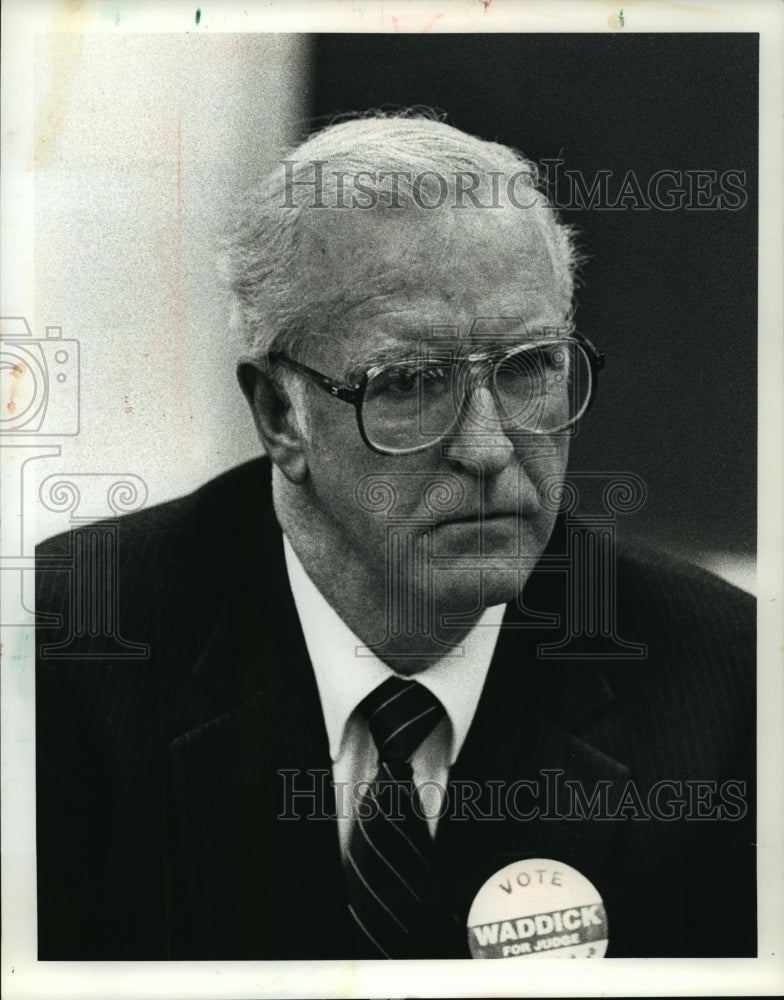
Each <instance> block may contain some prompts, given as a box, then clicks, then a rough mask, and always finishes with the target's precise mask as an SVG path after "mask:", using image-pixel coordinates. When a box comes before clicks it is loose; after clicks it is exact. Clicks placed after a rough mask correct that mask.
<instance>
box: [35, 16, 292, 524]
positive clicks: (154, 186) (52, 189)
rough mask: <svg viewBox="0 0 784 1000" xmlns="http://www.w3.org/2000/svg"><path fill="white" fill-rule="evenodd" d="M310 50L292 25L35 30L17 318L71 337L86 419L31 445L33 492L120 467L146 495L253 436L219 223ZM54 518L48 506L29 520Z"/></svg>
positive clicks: (221, 459) (284, 107)
mask: <svg viewBox="0 0 784 1000" xmlns="http://www.w3.org/2000/svg"><path fill="white" fill-rule="evenodd" d="M306 60H307V50H306V39H304V38H303V37H302V36H292V35H275V34H265V35H212V36H209V35H203V36H200V37H197V36H195V35H191V34H159V35H149V34H145V35H127V34H126V35H121V36H113V35H111V34H93V35H89V34H88V35H83V36H82V35H75V34H67V35H47V36H39V41H38V44H37V52H36V66H35V80H36V124H37V141H36V144H35V163H34V169H35V187H34V193H35V308H34V314H33V315H32V316H28V319H29V320H30V323H31V326H32V328H33V333H34V335H35V336H36V337H43V336H44V335H45V328H46V326H49V325H58V326H62V328H63V333H62V336H63V338H76V339H77V340H78V341H79V345H80V353H81V386H80V390H81V391H80V403H81V429H80V433H79V434H78V436H75V437H59V438H57V441H58V443H59V444H60V445H61V454H60V456H58V457H50V458H47V457H45V456H44V455H43V453H41V456H40V457H39V458H38V459H37V460H36V461H35V462H33V463H29V465H28V467H27V470H28V471H27V473H26V479H27V482H26V484H25V494H26V496H28V495H29V493H30V490H31V488H33V487H34V486H35V483H34V480H38V481H41V480H43V479H44V478H46V476H48V475H50V474H52V473H63V474H65V473H67V472H69V471H70V472H77V471H78V472H90V473H130V474H134V475H136V476H140V477H141V478H142V479H143V480H144V482H145V484H146V487H147V490H148V500H147V503H148V504H150V503H154V502H156V501H159V500H164V499H167V498H169V497H172V496H175V495H178V494H181V493H183V492H185V491H188V490H190V489H191V488H193V487H194V486H196V485H198V484H199V483H201V482H203V481H204V480H206V479H208V478H210V477H211V476H212V475H214V474H216V473H217V472H219V471H221V470H223V469H226V468H229V467H231V466H233V465H236V464H237V463H238V462H241V461H243V460H245V459H246V458H249V457H251V456H252V455H254V454H258V452H259V446H258V444H257V440H256V438H255V433H254V431H253V428H252V424H251V420H250V415H249V413H248V411H247V407H246V404H245V402H244V400H243V399H242V397H241V396H240V393H239V390H238V388H237V385H236V381H235V377H234V363H235V359H236V355H237V352H238V350H239V345H238V344H237V343H236V342H234V341H233V340H232V339H231V337H230V335H229V333H228V330H227V315H228V310H227V304H226V302H225V299H224V297H223V295H222V293H221V291H220V289H219V287H218V285H217V283H216V267H215V258H216V238H217V235H218V234H219V232H220V228H221V225H222V224H223V222H224V220H225V218H226V214H227V212H228V210H229V209H230V208H231V206H232V203H233V201H234V199H235V197H236V193H237V192H238V191H240V190H242V189H243V188H245V187H247V186H249V185H250V184H251V183H252V182H253V180H254V179H255V178H256V177H257V176H258V175H259V173H260V172H262V171H263V170H264V169H265V168H266V166H267V165H269V164H271V163H272V161H273V160H274V159H276V158H277V156H278V154H279V153H280V151H281V148H282V146H283V145H285V143H287V142H289V141H291V140H292V139H296V137H297V131H298V128H299V125H300V121H301V117H302V107H303V104H304V86H305V83H304V80H305V76H306V74H305V70H306ZM54 388H56V387H54V386H53V391H54ZM53 405H54V404H53ZM40 440H42V441H43V440H46V441H49V440H51V439H50V438H48V437H47V438H44V439H40ZM99 506H100V505H99ZM84 512H85V513H87V514H89V513H90V512H89V511H87V510H84ZM95 513H96V514H98V513H99V511H97V510H96V512H95ZM104 513H105V514H107V515H108V514H109V513H110V511H109V510H106V511H105V512H104ZM65 527H67V518H66V519H64V514H63V513H59V514H58V513H54V512H50V511H47V510H46V509H45V508H42V509H41V512H40V516H39V518H38V523H37V525H36V527H35V535H36V537H37V538H42V537H45V536H46V535H49V534H51V533H52V532H53V531H58V530H62V529H63V528H65Z"/></svg>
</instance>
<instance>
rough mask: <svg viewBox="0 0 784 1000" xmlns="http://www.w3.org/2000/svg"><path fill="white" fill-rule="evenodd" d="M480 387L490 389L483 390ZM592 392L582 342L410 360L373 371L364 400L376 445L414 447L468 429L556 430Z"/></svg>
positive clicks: (364, 417)
mask: <svg viewBox="0 0 784 1000" xmlns="http://www.w3.org/2000/svg"><path fill="white" fill-rule="evenodd" d="M480 387H486V388H487V389H489V394H488V393H487V392H479V391H478V390H479V389H480ZM590 394H591V366H590V362H589V359H588V356H587V354H586V352H585V351H584V349H583V348H582V346H581V345H580V344H579V343H577V342H575V341H555V342H552V343H548V344H546V345H526V346H525V347H521V349H520V350H518V351H516V352H514V353H507V354H506V355H504V356H502V357H501V358H498V359H495V360H491V359H481V360H477V359H475V358H462V359H461V358H456V359H450V360H449V361H444V362H437V361H432V360H429V361H421V362H419V363H416V364H412V363H411V362H406V363H404V364H401V365H398V366H390V367H387V368H385V369H383V370H382V371H379V372H377V373H374V374H373V375H371V377H370V378H369V380H368V383H367V385H366V388H365V395H364V399H363V404H362V422H363V427H364V431H365V435H366V437H367V438H368V440H369V441H370V442H371V444H373V445H375V446H377V447H380V448H383V449H385V450H390V451H407V450H416V449H418V448H422V447H424V446H426V445H428V444H432V443H434V442H435V441H437V440H439V438H442V437H444V436H445V435H446V434H448V433H449V432H450V431H451V430H452V428H453V426H454V425H455V423H456V421H457V420H458V417H459V419H460V422H461V427H462V428H463V429H464V430H469V431H474V432H477V433H479V432H482V431H484V432H490V433H498V431H499V430H503V431H507V432H508V431H510V430H511V431H521V432H522V431H524V432H528V433H535V434H546V433H553V432H555V431H558V430H563V429H565V428H566V427H569V426H570V425H571V424H573V423H574V422H575V421H576V420H577V419H579V417H580V416H582V414H583V412H584V411H585V409H586V407H587V405H588V402H589V399H590Z"/></svg>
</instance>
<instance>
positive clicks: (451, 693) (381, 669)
mask: <svg viewBox="0 0 784 1000" xmlns="http://www.w3.org/2000/svg"><path fill="white" fill-rule="evenodd" d="M283 550H284V553H285V558H286V569H287V572H288V576H289V584H290V586H291V592H292V595H293V597H294V603H295V605H296V608H297V614H298V615H299V620H300V623H301V625H302V632H303V634H304V636H305V644H306V645H307V648H308V654H309V655H310V660H311V663H312V664H313V670H314V673H315V675H316V683H317V685H318V691H319V697H320V699H321V707H322V710H323V712H324V721H325V723H326V727H327V735H328V737H329V751H330V756H331V758H332V760H333V761H335V760H337V759H338V757H339V756H340V755H341V752H342V750H343V743H344V737H345V732H346V725H347V723H348V720H349V716H350V715H351V713H352V712H353V711H354V709H355V708H356V707H357V705H358V704H359V702H360V701H362V699H363V698H364V697H365V696H366V695H368V694H370V692H371V691H373V690H374V689H375V688H376V687H378V685H379V684H381V683H382V682H383V681H385V680H386V679H387V678H388V677H393V676H395V671H394V670H392V668H391V667H389V666H388V665H387V664H386V663H383V662H382V661H381V660H380V659H379V658H378V657H377V656H375V655H374V654H373V653H372V652H371V651H370V650H369V649H368V648H367V647H366V646H365V644H364V643H363V642H362V640H361V639H359V638H358V637H357V636H356V635H355V634H354V633H353V632H352V631H351V629H350V628H349V627H348V626H347V625H346V623H345V622H344V621H343V619H342V618H341V617H340V616H339V615H338V614H337V612H336V611H335V610H334V609H333V608H332V606H331V605H330V604H329V602H328V601H327V600H326V598H325V597H324V596H323V594H322V593H321V591H320V590H319V589H318V588H317V587H316V585H315V584H314V583H313V581H312V580H311V579H310V577H309V576H308V575H307V573H306V572H305V569H304V568H303V566H302V563H301V562H300V561H299V558H298V557H297V554H296V553H295V552H294V549H293V548H292V546H291V543H290V542H289V540H288V538H287V537H286V536H285V535H284V536H283ZM505 611H506V605H505V604H498V605H495V606H494V607H492V608H488V609H487V610H486V611H485V612H484V614H483V615H482V617H481V618H480V619H479V621H478V622H477V624H476V625H475V626H474V628H473V629H471V631H470V632H469V633H468V634H467V635H466V636H465V638H464V639H463V641H462V643H460V645H458V646H457V647H455V649H454V650H452V655H447V656H444V657H442V658H441V659H440V660H437V661H436V662H435V663H433V664H432V666H429V667H427V669H426V670H423V671H421V672H420V673H418V674H417V675H416V680H417V681H419V683H420V684H423V685H424V686H425V687H427V688H429V689H430V691H432V693H433V694H434V695H436V697H437V698H438V699H439V700H440V701H441V704H442V705H443V706H444V708H445V709H446V713H447V717H448V718H449V721H450V722H451V724H452V745H451V753H450V759H449V764H450V766H451V765H452V764H453V763H454V762H455V760H456V759H457V755H458V754H459V753H460V750H461V748H462V746H463V743H464V742H465V738H466V736H467V735H468V730H469V727H470V726H471V722H472V721H473V718H474V714H475V713H476V707H477V704H478V703H479V696H480V695H481V693H482V688H483V686H484V683H485V678H486V676H487V671H488V670H489V668H490V661H491V660H492V658H493V652H494V650H495V645H496V642H497V640H498V633H499V631H500V626H501V621H502V619H503V617H504V612H505ZM349 665H350V669H349Z"/></svg>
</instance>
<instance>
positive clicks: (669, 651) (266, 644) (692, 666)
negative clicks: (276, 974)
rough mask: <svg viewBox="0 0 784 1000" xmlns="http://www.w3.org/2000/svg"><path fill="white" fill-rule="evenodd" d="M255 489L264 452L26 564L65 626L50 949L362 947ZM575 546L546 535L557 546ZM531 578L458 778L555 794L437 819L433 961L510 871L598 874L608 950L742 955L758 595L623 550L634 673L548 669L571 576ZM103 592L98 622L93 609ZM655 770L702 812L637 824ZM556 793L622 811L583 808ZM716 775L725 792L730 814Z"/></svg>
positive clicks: (83, 954)
mask: <svg viewBox="0 0 784 1000" xmlns="http://www.w3.org/2000/svg"><path fill="white" fill-rule="evenodd" d="M269 479H270V476H269V465H268V463H267V462H266V460H259V461H256V462H252V463H249V464H247V465H245V466H243V467H241V468H239V469H235V470H233V471H232V472H229V473H227V474H226V475H223V476H221V477H219V478H218V479H216V480H214V481H212V482H210V483H208V484H207V485H206V486H204V487H203V488H202V489H200V490H198V491H197V492H195V493H194V494H192V495H190V496H187V497H184V498H182V499H179V500H176V501H174V502H171V503H167V504H163V505H161V506H158V507H154V508H151V509H149V510H146V511H141V512H138V513H136V514H132V515H129V516H126V517H123V518H120V519H119V521H116V522H113V523H108V524H104V525H99V526H91V527H88V528H82V529H79V530H78V531H76V532H73V533H70V534H67V535H61V536H58V537H57V538H54V539H51V540H50V541H48V542H46V543H44V544H43V545H42V546H41V547H40V549H39V565H38V574H37V582H38V587H37V602H38V604H37V608H38V611H39V612H41V613H43V614H44V615H46V614H49V615H55V616H59V617H60V620H61V625H60V627H51V626H50V627H46V628H43V627H42V628H39V643H40V646H41V653H40V656H39V663H38V667H37V741H38V742H37V748H38V757H37V767H38V779H37V780H38V835H37V836H38V845H37V846H38V915H39V957H40V958H41V959H160V958H177V959H197V958H205V959H207V958H212V959H254V958H258V959H308V958H312V959H316V958H318V959H323V958H349V957H352V955H354V954H355V952H354V944H353V937H352V933H351V929H350V926H349V922H348V916H347V911H346V900H345V891H344V886H343V879H342V871H341V862H340V857H339V850H338V840H337V832H336V824H335V822H334V820H333V819H330V818H324V816H325V815H328V814H329V812H330V811H331V808H332V804H331V800H330V796H329V792H330V789H329V785H328V779H329V771H330V758H329V753H328V744H327V736H326V731H325V727H324V722H323V719H322V714H321V709H320V704H319V700H318V695H317V690H316V685H315V680H314V676H313V672H312V668H311V665H310V661H309V659H308V655H307V651H306V647H305V644H304V640H303V636H302V632H301V629H300V625H299V621H298V618H297V614H296V611H295V608H294V604H293V600H292V597H291V594H290V591H289V588H288V583H287V576H286V572H285V564H284V560H283V549H282V539H281V533H280V530H279V528H278V526H277V523H276V520H275V517H274V512H273V510H272V504H271V497H270V484H269ZM565 537H566V536H565V527H564V524H563V523H559V526H558V527H557V529H556V531H555V533H554V536H553V539H552V541H551V545H550V548H549V550H548V551H549V552H550V553H554V552H555V553H556V554H557V552H558V547H559V546H563V545H564V544H565V541H564V539H565ZM107 552H108V553H109V555H108V556H107V555H106V553H107ZM115 562H116V564H117V565H118V566H119V570H118V572H117V573H116V574H115V572H114V570H113V569H112V567H113V565H114V564H115ZM540 565H541V567H543V568H540V569H537V571H536V572H535V573H534V574H532V576H531V578H530V580H529V583H528V585H527V586H526V589H525V591H524V595H523V602H522V606H521V607H520V608H516V607H511V606H510V609H509V611H508V613H507V617H506V619H505V624H506V625H507V626H508V627H506V628H504V629H503V630H502V632H501V636H500V639H499V643H498V647H497V650H496V654H495V656H494V659H493V662H492V665H491V668H490V672H489V674H488V678H487V682H486V684H485V688H484V690H483V693H482V696H481V700H480V704H479V707H478V710H477V713H476V717H475V720H474V723H473V725H472V727H471V730H470V732H469V734H468V738H467V740H466V743H465V746H464V748H463V750H462V752H461V754H460V756H459V759H458V760H457V762H456V764H455V766H454V768H453V769H452V774H451V780H453V781H463V782H466V781H469V780H471V781H475V782H477V783H479V784H478V787H481V788H482V789H484V790H485V791H486V789H487V782H488V781H495V782H500V783H505V784H502V785H498V786H497V787H502V788H505V789H508V788H509V787H510V786H511V785H512V784H513V783H514V782H516V781H518V780H519V779H521V778H526V779H535V780H537V781H540V782H541V781H543V780H544V779H543V776H542V772H543V771H545V772H548V773H549V778H548V779H547V780H550V781H552V780H554V778H556V777H557V778H558V780H559V782H560V784H559V791H558V792H557V793H556V795H555V797H553V796H551V799H550V802H549V805H548V803H547V802H545V801H544V799H540V806H541V808H540V815H539V816H538V817H537V818H532V819H529V820H524V819H521V818H520V814H517V815H515V814H514V812H511V813H510V811H509V809H507V808H504V810H503V812H504V815H502V816H500V817H496V818H494V819H484V820H483V819H481V818H480V817H479V816H478V815H474V817H473V818H468V819H467V820H465V821H460V820H459V819H456V818H452V817H450V816H446V817H444V819H442V821H441V823H440V825H439V830H438V837H437V843H438V846H439V856H440V859H441V864H442V866H443V871H442V880H443V892H444V901H445V905H446V907H447V909H448V911H449V913H450V915H451V918H452V920H453V922H454V926H455V928H456V936H455V938H454V940H451V941H450V942H449V943H446V942H442V943H441V944H436V943H435V942H434V945H433V949H434V950H433V954H432V957H469V953H468V950H467V947H466V932H465V926H466V916H467V913H468V909H469V907H470V904H471V902H472V900H473V897H474V896H475V894H476V892H477V890H478V888H479V887H480V886H481V885H482V884H483V882H484V881H485V880H486V879H487V878H489V877H490V876H491V875H492V874H494V873H495V872H496V871H497V870H499V869H500V868H502V867H504V866H505V865H506V864H509V863H510V862H512V861H515V860H518V859H521V858H526V857H545V858H553V859H556V860H558V861H562V862H566V863H567V864H571V865H572V866H573V867H575V868H577V869H578V870H579V871H581V872H582V873H583V874H585V875H586V876H587V877H588V878H589V879H591V881H592V882H593V883H594V884H595V885H596V887H597V888H598V889H599V891H600V893H601V894H602V896H603V898H604V900H605V904H606V908H607V913H608V920H609V928H610V948H609V951H608V955H610V956H630V957H642V956H706V955H727V956H734V955H753V954H755V949H756V945H755V941H756V910H755V905H756V904H755V900H756V896H755V872H754V843H753V842H754V822H753V814H754V808H753V800H752V796H753V780H754V770H753V747H754V731H755V728H754V707H753V691H754V683H753V680H754V664H755V657H754V647H755V633H754V605H753V601H752V599H751V598H749V597H748V596H747V595H745V594H742V593H740V592H739V591H737V590H735V589H734V588H732V587H730V586H729V585H727V584H725V583H723V582H722V581H720V580H718V579H716V578H714V577H712V576H710V575H709V574H707V573H704V572H702V571H700V570H697V569H695V568H693V567H687V566H684V565H674V564H672V563H671V562H670V561H661V560H659V559H657V558H656V557H653V556H651V555H650V554H644V553H642V554H641V553H631V552H629V551H626V550H623V549H621V550H619V552H618V558H617V602H618V608H617V623H618V625H617V630H618V633H619V635H621V636H622V638H624V639H626V640H629V641H632V642H642V643H645V644H646V645H647V656H646V657H645V658H644V659H640V660H629V659H627V660H622V659H621V660H617V659H601V658H596V657H594V658H593V659H580V658H575V657H572V658H570V659H560V660H559V659H555V660H547V659H543V658H542V657H541V656H540V653H541V649H540V647H541V645H542V643H552V642H554V641H557V640H558V637H559V635H561V634H562V632H563V628H564V622H565V620H566V617H565V607H566V605H565V601H566V600H567V597H566V595H567V594H568V586H567V584H568V574H564V573H563V572H550V571H548V569H547V567H546V560H544V561H543V562H542V564H540ZM90 586H94V587H96V588H98V596H97V598H96V593H93V594H92V596H91V595H90V593H88V590H89V588H90ZM85 587H86V588H87V590H85ZM115 591H116V593H115ZM101 594H105V595H107V596H106V597H105V599H104V598H102V597H101ZM101 600H103V601H104V606H103V608H102V610H101V615H100V616H99V617H98V618H96V617H94V616H93V617H91V614H89V613H86V612H85V609H89V608H93V609H95V606H96V601H97V603H98V604H100V603H101ZM91 601H92V603H91ZM537 613H538V614H539V617H537ZM542 616H544V617H542ZM133 644H137V645H133ZM145 646H146V647H147V648H145ZM571 652H574V649H572V650H571ZM571 652H570V656H571ZM281 771H289V772H292V771H293V772H296V773H297V774H296V777H295V779H294V786H295V788H296V789H297V790H299V791H303V790H307V789H309V788H310V789H312V790H313V792H312V794H311V795H310V796H309V797H308V796H307V795H305V796H300V797H299V798H297V799H295V803H294V807H293V808H294V810H295V812H296V813H298V814H299V816H300V817H301V818H300V819H293V820H292V819H288V820H285V819H280V818H279V815H280V814H281V813H283V812H285V811H286V809H287V808H289V809H290V807H287V805H286V803H285V802H284V783H285V781H287V780H288V781H291V780H292V779H291V777H290V776H289V778H286V777H284V776H282V775H281ZM309 772H310V773H309ZM556 772H558V773H557V774H556ZM560 772H563V773H560ZM667 779H669V780H671V781H673V782H676V784H675V786H673V787H674V790H673V787H670V788H669V791H666V794H664V796H663V798H662V802H663V803H664V804H665V805H666V802H667V800H668V799H671V798H673V797H677V794H679V795H680V798H682V799H684V800H688V798H689V796H691V797H692V800H694V799H701V801H702V805H699V804H696V805H695V803H694V801H692V804H691V806H690V807H687V813H686V815H685V816H684V817H682V818H680V819H678V818H675V819H666V818H663V817H661V816H658V817H657V816H655V815H654V816H648V817H647V818H646V816H645V815H644V812H645V811H646V808H647V805H648V797H649V790H650V789H651V787H652V786H655V785H656V783H657V782H660V781H663V780H667ZM567 780H569V781H574V782H581V783H582V784H581V788H582V789H583V790H584V792H585V793H586V794H587V795H588V796H590V794H591V793H592V792H593V791H595V789H596V788H597V787H599V788H605V789H607V790H608V791H607V794H608V796H609V800H610V801H611V802H612V803H613V806H612V808H613V809H617V807H618V804H619V801H620V800H621V797H622V796H623V803H625V805H626V808H625V809H624V810H622V811H621V813H620V814H619V815H618V816H617V817H616V818H614V819H609V818H608V817H607V815H604V816H602V815H594V816H593V818H580V815H581V814H580V810H579V809H578V810H577V813H576V814H575V802H574V797H573V795H572V797H569V795H567V791H568V789H569V786H567V785H564V782H565V781H567ZM629 781H631V782H632V786H631V787H632V791H631V792H629V787H630V786H629V785H628V782H629ZM727 781H737V782H739V783H741V785H739V786H738V787H741V788H742V791H741V792H740V793H738V791H737V789H736V791H735V793H734V797H735V802H734V805H733V803H732V801H730V800H732V798H733V793H732V792H731V791H727V787H730V788H731V787H732V786H723V783H725V782H727ZM603 782H604V783H605V784H604V785H602V784H601V783H603ZM687 782H712V783H714V784H713V785H710V784H709V785H705V784H703V785H694V784H692V785H689V784H686V783H687ZM677 783H680V785H678V784H677ZM722 788H723V790H722ZM695 789H696V790H695ZM712 790H715V791H716V802H718V803H719V806H717V805H716V802H714V803H713V804H711V802H710V801H709V800H710V799H711V791H712ZM635 792H636V795H637V796H638V797H639V799H640V802H642V804H643V807H644V809H643V813H641V812H640V809H639V807H638V805H637V804H636V797H635V794H634V793H635ZM484 795H485V792H484V791H483V793H482V798H480V800H479V801H478V804H477V809H478V810H479V811H484V812H485V813H486V812H487V809H488V807H489V803H488V800H487V799H486V798H485V797H484ZM528 795H529V793H528V792H525V790H523V791H522V792H521V793H520V795H519V796H518V797H517V799H516V800H515V801H516V805H517V808H518V809H519V810H521V811H526V810H529V809H530V807H531V805H532V798H531V797H527V796H528ZM629 796H631V798H629ZM739 799H741V800H742V802H741V804H740V805H739V804H738V803H739ZM722 803H723V805H722ZM507 805H508V803H507ZM512 808H514V807H512ZM585 811H586V810H585V809H583V810H582V812H583V813H585ZM570 812H571V815H572V818H569V815H570ZM722 812H724V813H726V815H724V817H723V818H722ZM697 813H701V814H702V816H703V817H704V818H695V814H697ZM309 815H311V816H312V817H313V818H311V819H307V818H305V817H307V816H309Z"/></svg>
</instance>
